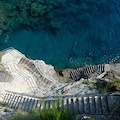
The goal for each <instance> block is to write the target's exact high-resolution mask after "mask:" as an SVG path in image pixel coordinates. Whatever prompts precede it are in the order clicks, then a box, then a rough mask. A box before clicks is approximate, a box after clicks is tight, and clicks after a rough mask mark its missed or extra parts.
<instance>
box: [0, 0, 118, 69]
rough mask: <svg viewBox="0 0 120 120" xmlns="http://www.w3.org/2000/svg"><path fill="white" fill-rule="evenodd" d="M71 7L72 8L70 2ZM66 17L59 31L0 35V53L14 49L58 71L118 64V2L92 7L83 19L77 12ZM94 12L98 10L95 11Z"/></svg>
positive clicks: (75, 9) (27, 30)
mask: <svg viewBox="0 0 120 120" xmlns="http://www.w3.org/2000/svg"><path fill="white" fill-rule="evenodd" d="M71 4H73V3H72V2H71ZM67 7H68V8H69V9H71V10H72V11H73V13H71V14H70V15H68V16H67V17H65V19H66V24H64V25H63V26H62V27H61V29H60V30H59V31H56V32H55V33H52V32H50V31H48V30H33V29H29V28H28V29H26V27H22V29H19V30H17V31H12V30H10V31H9V32H7V33H5V34H3V35H1V39H2V44H0V50H2V49H5V48H7V47H11V46H12V47H14V48H16V49H18V50H19V51H21V52H22V53H24V54H26V55H27V56H29V57H30V58H32V59H42V60H44V61H45V62H46V63H48V64H52V65H54V66H55V67H58V68H68V67H78V66H83V65H89V64H101V63H110V62H119V61H120V2H119V1H117V0H116V2H115V3H114V5H112V7H111V6H109V3H108V4H106V6H101V8H99V7H98V8H97V7H95V6H93V8H91V11H88V13H89V14H87V17H86V14H85V13H84V11H83V15H84V16H85V17H86V19H83V20H81V18H80V16H79V14H78V13H79V9H78V8H76V7H75V6H73V8H71V6H67ZM96 9H97V10H96Z"/></svg>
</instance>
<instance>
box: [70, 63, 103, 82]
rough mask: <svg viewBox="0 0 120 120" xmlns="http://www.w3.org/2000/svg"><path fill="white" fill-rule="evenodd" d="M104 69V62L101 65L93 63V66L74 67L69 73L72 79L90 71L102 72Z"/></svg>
mask: <svg viewBox="0 0 120 120" xmlns="http://www.w3.org/2000/svg"><path fill="white" fill-rule="evenodd" d="M104 71H105V64H101V65H93V66H85V67H80V68H75V69H74V70H70V71H69V74H70V77H71V78H72V80H74V81H76V80H79V79H80V78H81V77H83V76H88V75H90V74H92V73H99V74H101V73H103V72H104Z"/></svg>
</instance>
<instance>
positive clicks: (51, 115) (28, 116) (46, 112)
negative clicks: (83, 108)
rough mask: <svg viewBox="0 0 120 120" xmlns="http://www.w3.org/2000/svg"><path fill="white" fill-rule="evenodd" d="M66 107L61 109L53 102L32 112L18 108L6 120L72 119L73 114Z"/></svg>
mask: <svg viewBox="0 0 120 120" xmlns="http://www.w3.org/2000/svg"><path fill="white" fill-rule="evenodd" d="M74 115H76V114H75V113H74V114H70V113H69V112H68V110H67V109H64V110H63V109H62V108H60V107H58V106H57V104H53V107H52V108H51V109H48V108H44V109H43V110H42V111H41V112H40V111H37V110H33V111H32V112H24V111H20V110H18V111H17V112H16V115H14V116H12V117H9V118H7V120H74V119H73V116H74Z"/></svg>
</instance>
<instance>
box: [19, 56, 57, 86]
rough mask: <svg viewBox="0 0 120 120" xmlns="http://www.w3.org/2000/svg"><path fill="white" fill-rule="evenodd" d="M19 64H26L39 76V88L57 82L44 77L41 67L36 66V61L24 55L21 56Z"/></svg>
mask: <svg viewBox="0 0 120 120" xmlns="http://www.w3.org/2000/svg"><path fill="white" fill-rule="evenodd" d="M19 64H24V65H26V66H27V69H28V70H29V71H30V72H31V73H32V74H33V75H34V76H35V77H36V78H37V81H36V83H37V86H38V87H39V88H41V87H47V86H50V85H51V86H55V84H54V83H53V82H52V81H50V80H48V79H46V78H44V77H43V76H42V75H41V72H40V71H39V69H37V68H36V66H35V65H34V62H32V61H31V60H29V59H27V58H25V57H23V58H21V60H20V61H19Z"/></svg>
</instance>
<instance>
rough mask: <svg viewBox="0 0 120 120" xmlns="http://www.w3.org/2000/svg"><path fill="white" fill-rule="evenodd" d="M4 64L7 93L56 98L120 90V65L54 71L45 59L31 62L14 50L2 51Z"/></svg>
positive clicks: (4, 81) (4, 89) (3, 81)
mask: <svg viewBox="0 0 120 120" xmlns="http://www.w3.org/2000/svg"><path fill="white" fill-rule="evenodd" d="M1 64H2V65H1V68H2V69H1V72H0V73H1V76H0V77H1V82H0V86H1V89H0V91H1V92H5V91H6V90H8V91H14V92H18V93H19V92H20V93H27V94H34V95H36V96H54V95H79V94H90V93H91V94H94V93H96V94H97V93H102V94H107V93H109V92H116V91H118V92H119V90H120V72H119V69H120V64H119V63H116V64H104V65H95V66H85V67H79V68H74V69H55V68H54V67H53V66H51V65H47V64H46V63H45V62H44V61H42V60H32V59H28V58H27V57H25V55H24V54H22V53H21V52H19V51H17V50H16V49H13V48H12V49H8V50H6V51H4V52H2V56H1ZM2 74H3V75H2ZM3 76H4V77H3ZM6 76H8V77H7V78H5V77H6ZM10 76H11V77H10ZM13 81H14V82H13ZM21 81H22V82H21ZM23 83H24V84H23ZM3 85H4V86H5V87H4V88H3V87H2V86H3ZM9 86H13V88H12V87H9ZM15 86H16V87H15Z"/></svg>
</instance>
